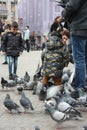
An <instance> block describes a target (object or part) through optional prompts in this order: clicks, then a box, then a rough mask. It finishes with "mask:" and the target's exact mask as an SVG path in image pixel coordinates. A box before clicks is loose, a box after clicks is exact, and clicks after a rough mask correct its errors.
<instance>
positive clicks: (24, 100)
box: [20, 92, 34, 112]
mask: <svg viewBox="0 0 87 130" xmlns="http://www.w3.org/2000/svg"><path fill="white" fill-rule="evenodd" d="M20 104H21V105H22V106H23V108H24V110H25V112H26V110H27V109H29V108H31V110H34V108H33V106H32V103H31V101H30V99H29V98H28V97H26V95H25V93H24V92H22V94H21V99H20Z"/></svg>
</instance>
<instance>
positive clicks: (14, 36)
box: [3, 22, 23, 79]
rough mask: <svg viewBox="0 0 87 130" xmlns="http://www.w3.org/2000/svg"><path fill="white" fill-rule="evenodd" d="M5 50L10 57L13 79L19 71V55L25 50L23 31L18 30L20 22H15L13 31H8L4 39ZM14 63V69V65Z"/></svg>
mask: <svg viewBox="0 0 87 130" xmlns="http://www.w3.org/2000/svg"><path fill="white" fill-rule="evenodd" d="M3 51H4V52H5V53H6V55H7V58H8V66H9V79H12V76H13V74H16V73H17V64H18V56H20V55H21V54H22V52H23V42H22V36H21V33H20V32H19V31H18V23H17V22H13V23H12V25H11V31H10V32H8V33H6V35H5V38H4V40H3ZM13 65H14V68H13V71H12V67H13Z"/></svg>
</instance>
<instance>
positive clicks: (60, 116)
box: [45, 103, 69, 122]
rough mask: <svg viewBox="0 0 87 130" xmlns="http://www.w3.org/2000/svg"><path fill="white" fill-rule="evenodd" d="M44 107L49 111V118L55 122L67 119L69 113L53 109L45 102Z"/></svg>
mask: <svg viewBox="0 0 87 130" xmlns="http://www.w3.org/2000/svg"><path fill="white" fill-rule="evenodd" d="M45 107H46V109H47V111H48V112H49V114H50V116H51V118H52V119H53V120H54V121H56V122H63V121H65V120H67V119H69V115H68V114H65V113H63V112H60V111H58V110H57V109H54V108H53V107H52V106H51V105H49V104H47V103H46V104H45Z"/></svg>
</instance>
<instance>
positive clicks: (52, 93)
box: [46, 85, 63, 100]
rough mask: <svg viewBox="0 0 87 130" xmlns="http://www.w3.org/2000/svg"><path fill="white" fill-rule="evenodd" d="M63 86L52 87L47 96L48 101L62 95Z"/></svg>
mask: <svg viewBox="0 0 87 130" xmlns="http://www.w3.org/2000/svg"><path fill="white" fill-rule="evenodd" d="M62 88H63V86H62V85H61V86H52V87H50V88H48V89H47V96H46V100H48V99H50V98H52V97H53V96H55V95H57V94H60V93H61V90H62Z"/></svg>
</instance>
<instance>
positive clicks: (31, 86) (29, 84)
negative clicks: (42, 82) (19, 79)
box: [24, 81, 35, 90]
mask: <svg viewBox="0 0 87 130" xmlns="http://www.w3.org/2000/svg"><path fill="white" fill-rule="evenodd" d="M34 85H35V83H34V82H30V81H29V82H26V83H25V84H24V90H33V89H34Z"/></svg>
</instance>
